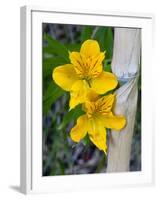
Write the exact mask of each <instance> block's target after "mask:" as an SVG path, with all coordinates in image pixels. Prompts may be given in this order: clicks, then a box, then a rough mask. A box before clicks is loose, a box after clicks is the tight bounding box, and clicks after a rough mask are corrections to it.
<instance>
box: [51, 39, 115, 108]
mask: <svg viewBox="0 0 159 200" xmlns="http://www.w3.org/2000/svg"><path fill="white" fill-rule="evenodd" d="M69 58H70V61H71V64H65V65H62V66H58V67H56V68H55V69H54V71H53V74H52V77H53V80H54V81H55V83H56V84H57V85H59V86H60V87H61V88H62V89H64V90H66V91H69V92H70V97H71V98H70V102H69V104H70V109H72V108H74V107H75V106H76V105H78V104H81V103H84V102H85V101H86V96H87V93H88V91H89V89H90V88H92V89H93V90H94V91H95V92H96V93H98V94H104V93H106V92H107V91H109V90H112V89H114V88H115V87H116V86H117V83H118V81H117V79H116V77H115V75H114V74H112V73H109V72H105V71H104V70H103V65H102V62H103V60H104V58H105V52H100V47H99V44H98V42H97V41H96V40H86V41H85V42H84V43H83V44H82V46H81V49H80V52H69Z"/></svg>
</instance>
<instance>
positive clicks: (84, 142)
mask: <svg viewBox="0 0 159 200" xmlns="http://www.w3.org/2000/svg"><path fill="white" fill-rule="evenodd" d="M82 144H83V145H84V146H87V145H89V144H90V139H89V136H88V134H87V135H86V136H85V137H84V138H83V140H82Z"/></svg>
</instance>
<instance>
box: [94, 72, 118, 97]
mask: <svg viewBox="0 0 159 200" xmlns="http://www.w3.org/2000/svg"><path fill="white" fill-rule="evenodd" d="M117 84H118V81H117V78H116V76H115V75H114V74H112V73H109V72H102V73H101V74H100V75H99V76H98V77H97V78H94V79H92V81H91V87H92V89H94V90H95V91H96V92H97V93H98V94H104V93H106V92H108V91H110V90H112V89H114V88H115V87H116V86H117Z"/></svg>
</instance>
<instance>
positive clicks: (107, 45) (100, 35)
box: [94, 27, 113, 59]
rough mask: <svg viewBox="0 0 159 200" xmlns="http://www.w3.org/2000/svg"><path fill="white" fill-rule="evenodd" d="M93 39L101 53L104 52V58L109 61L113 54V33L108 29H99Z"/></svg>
mask: <svg viewBox="0 0 159 200" xmlns="http://www.w3.org/2000/svg"><path fill="white" fill-rule="evenodd" d="M94 39H96V40H97V41H98V42H99V45H100V48H101V50H102V51H106V58H107V59H111V58H112V54H113V31H112V28H110V27H99V28H98V30H97V32H96V34H95V35H94Z"/></svg>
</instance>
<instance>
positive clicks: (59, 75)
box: [52, 64, 78, 91]
mask: <svg viewBox="0 0 159 200" xmlns="http://www.w3.org/2000/svg"><path fill="white" fill-rule="evenodd" d="M52 78H53V80H54V81H55V83H56V84H57V85H59V86H60V87H61V88H62V89H64V90H66V91H70V90H71V88H72V86H73V84H74V83H75V82H76V81H77V80H78V77H77V75H76V72H75V70H74V67H73V65H71V64H66V65H62V66H59V67H56V68H55V69H54V70H53V73H52Z"/></svg>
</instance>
